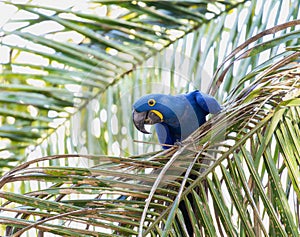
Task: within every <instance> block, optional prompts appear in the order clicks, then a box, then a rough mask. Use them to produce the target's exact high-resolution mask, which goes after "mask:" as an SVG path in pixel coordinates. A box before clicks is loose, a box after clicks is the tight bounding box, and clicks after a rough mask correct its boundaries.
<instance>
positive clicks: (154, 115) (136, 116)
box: [132, 110, 163, 134]
mask: <svg viewBox="0 0 300 237" xmlns="http://www.w3.org/2000/svg"><path fill="white" fill-rule="evenodd" d="M132 119H133V123H134V125H135V127H136V128H137V130H139V131H140V132H142V133H145V134H150V132H148V131H147V130H146V129H145V124H156V123H161V122H163V116H162V114H161V113H160V112H158V111H157V110H150V111H145V112H137V111H135V110H133V112H132Z"/></svg>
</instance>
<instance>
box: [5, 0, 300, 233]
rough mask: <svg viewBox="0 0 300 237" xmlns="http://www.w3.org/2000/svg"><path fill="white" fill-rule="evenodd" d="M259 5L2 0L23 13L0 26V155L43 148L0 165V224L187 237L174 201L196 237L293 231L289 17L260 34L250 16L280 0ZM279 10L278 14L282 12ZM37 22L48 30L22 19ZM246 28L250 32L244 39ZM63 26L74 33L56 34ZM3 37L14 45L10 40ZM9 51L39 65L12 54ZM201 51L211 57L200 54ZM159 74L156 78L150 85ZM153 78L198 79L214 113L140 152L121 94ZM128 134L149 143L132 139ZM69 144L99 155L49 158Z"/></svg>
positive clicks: (142, 89) (295, 128)
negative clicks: (178, 139) (218, 103)
mask: <svg viewBox="0 0 300 237" xmlns="http://www.w3.org/2000/svg"><path fill="white" fill-rule="evenodd" d="M268 3H270V4H269V5H267V7H265V8H260V7H259V4H258V3H257V2H256V1H251V3H250V2H245V3H244V2H241V3H239V4H238V3H237V2H235V1H232V2H231V3H224V2H223V1H214V2H213V3H208V2H205V1H163V2H162V1H143V2H132V1H94V2H93V3H91V2H90V3H89V4H91V5H90V6H92V7H91V8H90V9H97V7H102V8H105V9H106V11H107V12H106V16H98V14H94V13H86V12H84V11H79V10H76V9H78V8H76V6H75V5H71V6H68V7H66V8H65V9H64V10H61V9H57V8H55V9H54V8H51V7H45V6H33V5H30V4H13V5H14V6H15V7H17V8H19V9H23V10H25V11H27V12H29V13H31V14H34V15H31V16H34V17H27V18H26V19H22V20H21V21H20V20H16V22H22V23H24V22H26V23H27V24H28V25H25V26H24V25H22V26H18V27H19V28H17V29H14V30H13V31H8V30H5V31H4V32H3V33H2V35H3V37H2V47H5V48H6V49H9V50H10V52H11V53H10V57H9V59H8V61H7V62H6V63H3V64H2V72H3V73H2V75H1V80H2V81H3V84H2V86H1V89H2V92H3V93H2V95H1V97H0V103H1V105H2V109H1V110H0V112H1V115H2V117H3V119H2V120H3V123H2V124H3V126H2V127H1V133H0V134H1V139H2V140H3V141H4V144H5V146H4V147H3V148H2V151H3V152H9V156H8V158H7V159H6V160H4V162H1V163H0V165H1V166H2V167H7V166H8V165H10V164H14V163H12V162H15V161H16V160H17V159H24V157H25V156H24V152H25V151H27V152H28V147H30V148H33V147H34V148H35V149H36V150H35V151H36V152H37V153H38V151H40V153H38V154H42V155H46V154H52V156H45V157H43V158H38V159H33V160H30V161H24V162H23V163H22V164H20V165H19V166H16V167H15V168H12V169H11V170H10V171H8V172H6V173H5V174H4V175H3V176H2V178H1V180H0V186H1V191H0V196H1V199H2V200H1V203H2V206H1V213H0V222H1V224H2V225H3V227H2V228H4V227H6V230H5V231H4V230H3V233H4V232H5V235H11V236H19V235H21V234H22V233H27V234H28V235H29V236H32V235H35V234H36V233H37V232H38V233H39V234H40V235H41V234H42V233H43V232H49V233H52V234H54V235H58V236H120V235H121V236H146V235H151V236H188V232H187V230H186V223H185V219H184V218H183V213H182V212H181V211H180V210H179V209H178V205H179V202H180V201H184V203H185V205H186V206H187V207H188V210H187V211H188V216H189V217H190V219H191V222H192V224H193V229H194V232H195V233H196V234H197V235H199V236H202V235H205V236H206V235H207V236H216V235H217V236H226V235H228V236H235V235H245V236H254V235H258V236H268V235H269V236H277V235H278V236H298V233H299V222H300V221H299V208H298V206H299V201H300V191H299V190H300V187H299V182H298V181H299V179H300V174H299V165H300V158H299V157H300V155H299V154H300V153H299V139H298V137H299V135H300V129H299V124H300V121H299V120H300V111H299V103H300V102H299V90H300V88H299V87H300V84H299V79H298V78H299V63H298V60H299V51H298V50H299V47H298V32H297V30H295V28H297V25H298V23H299V22H298V21H290V22H288V23H286V24H282V25H278V26H275V27H274V28H272V30H267V31H264V29H265V28H266V24H261V23H262V22H263V19H264V15H265V14H268V13H271V12H274V11H275V13H276V10H277V13H276V14H277V18H276V19H279V17H280V14H281V11H280V10H281V8H282V7H283V1H279V3H278V4H277V3H275V2H274V1H269V2H268ZM6 4H11V3H6ZM114 4H118V6H119V8H117V7H116V5H114ZM257 4H258V5H257ZM290 4H291V5H293V6H297V4H298V1H291V2H290ZM116 8H117V9H119V10H120V11H117V12H116V11H115V9H116ZM257 9H259V10H257ZM274 9H275V10H274ZM293 9H294V8H291V10H290V11H289V12H288V13H287V15H286V16H285V17H286V19H294V18H296V17H295V16H297V12H295V11H294V10H293ZM222 11H224V14H222V13H221V12H222ZM254 11H255V12H256V14H253V12H254ZM232 12H235V16H234V17H232V16H231V15H230V13H232ZM244 13H247V14H244ZM114 14H116V15H117V17H115V18H113V17H111V16H112V15H114ZM230 17H231V18H230ZM241 17H244V18H243V19H244V22H245V24H246V23H247V27H246V28H247V30H246V33H245V34H243V33H242V32H239V30H232V29H229V28H227V26H226V24H225V22H226V21H228V19H231V20H232V19H234V20H233V24H232V27H233V29H238V28H239V24H240V23H239V22H241ZM214 18H215V19H216V20H214ZM276 21H277V20H275V25H277V24H276V23H277V22H276ZM43 22H44V23H45V22H46V23H49V22H56V23H57V24H59V26H60V28H59V29H56V30H55V31H53V32H46V33H44V34H33V33H32V32H30V30H28V29H29V28H30V27H32V26H35V25H38V24H41V23H43ZM4 29H5V28H4ZM256 31H257V32H261V33H260V34H258V35H256V36H253V35H254V32H256ZM70 32H76V33H77V34H78V35H79V36H80V37H79V38H80V40H79V41H78V42H75V41H73V42H72V40H71V42H62V41H60V40H58V39H57V38H56V37H57V36H58V35H59V34H61V33H70ZM190 32H193V34H189V33H190ZM225 32H229V34H227V36H228V42H230V45H232V46H231V47H230V46H229V47H227V48H226V49H225V50H224V48H222V44H221V43H220V44H218V43H219V42H221V39H222V37H221V36H223V35H224V34H225ZM275 32H277V33H276V34H275ZM285 35H286V36H287V37H284V36H285ZM12 36H13V37H18V39H22V42H24V43H23V45H22V44H15V45H13V44H10V43H9V41H8V40H7V38H9V37H12ZM251 36H253V38H250V37H251ZM266 36H267V37H266ZM268 37H269V38H268ZM204 38H205V46H204V47H203V46H202V44H203V39H204ZM247 38H250V39H249V40H246V39H247ZM244 41H245V44H241V46H239V47H237V48H236V49H235V50H234V51H233V52H232V53H231V54H229V52H230V48H231V49H234V48H235V47H236V46H238V45H239V44H240V43H241V42H244ZM25 42H26V43H25ZM191 42H193V43H192V46H193V48H192V49H193V50H191V48H190V44H191ZM251 43H252V44H251ZM250 44H251V45H250ZM170 45H171V46H172V49H171V50H170V48H169V50H162V49H165V48H167V47H168V46H170ZM228 45H229V44H228ZM281 46H288V47H287V48H286V49H283V48H282V47H281ZM290 46H291V47H290ZM177 51H180V52H182V53H178V52H177ZM199 51H201V52H202V53H203V55H201V54H199V53H198V52H199ZM157 52H159V53H158V54H157ZM187 52H189V53H188V55H190V58H188V60H186V58H187V57H186V55H185V54H186V53H187ZM266 52H269V54H267V55H268V56H266V55H265V53H266ZM23 53H28V54H29V55H31V56H32V57H39V58H40V59H43V60H44V62H45V63H43V64H42V63H40V64H36V63H33V62H32V63H31V62H28V61H27V62H22V61H19V60H18V59H19V57H20V55H22V54H23ZM227 54H229V56H228V57H227V58H225V60H224V62H225V63H224V64H222V62H223V57H224V56H225V55H227ZM34 55H35V56H34ZM208 55H213V57H211V58H213V62H212V61H209V62H207V60H205V59H207V58H209V57H208ZM149 58H151V59H152V61H150V62H149V61H147V59H149ZM218 64H220V65H221V67H220V69H219V70H217V66H218ZM203 67H205V70H207V73H208V74H209V75H211V74H212V73H214V72H216V73H215V77H214V79H213V80H212V81H211V80H210V79H208V78H209V76H206V77H205V76H204V77H203ZM177 72H180V73H181V75H178V73H177ZM166 75H167V77H168V78H170V79H169V80H167V82H164V83H162V81H163V78H165V77H166ZM187 78H188V79H187ZM205 79H207V80H208V81H205ZM191 83H193V85H191ZM208 83H211V86H207V84H208ZM145 85H147V86H145ZM157 85H159V86H160V87H162V89H163V90H165V89H166V92H172V93H178V92H181V91H184V90H189V89H191V88H193V87H196V88H201V89H202V90H208V91H210V92H211V93H213V94H215V96H216V97H217V98H219V99H220V100H225V98H226V102H225V104H224V110H223V111H222V112H221V113H219V114H218V115H216V116H214V117H212V118H210V119H209V121H208V122H207V123H206V124H204V125H203V126H201V127H200V128H199V129H198V130H197V131H195V132H194V133H193V134H192V135H191V136H190V137H189V138H188V139H187V140H185V141H184V142H183V143H182V145H181V146H180V147H172V148H171V149H169V150H167V151H154V152H153V150H154V149H156V145H155V144H154V145H153V144H152V143H153V139H152V138H149V137H146V138H144V137H139V136H138V134H137V133H136V131H134V130H133V128H132V126H131V125H128V118H129V117H130V116H131V109H130V108H129V107H130V106H128V104H129V105H130V104H132V101H133V100H135V99H136V98H138V97H139V96H140V95H143V94H145V93H148V92H152V91H154V90H155V89H157V87H159V86H157ZM166 85H167V86H166ZM165 87H167V88H165ZM128 91H129V92H130V93H129V94H128ZM110 121H114V122H110ZM94 125H97V126H98V128H97V129H96V130H93V129H95V128H94V127H95V126H94ZM97 126H96V127H97ZM50 134H52V135H50ZM62 137H63V139H62ZM133 138H139V139H141V138H144V139H148V141H151V142H150V143H149V144H144V145H141V144H140V145H139V146H136V145H134V143H133V141H132V140H133ZM154 143H155V141H154ZM39 144H40V146H38V145H39ZM74 151H83V152H89V153H90V154H97V153H98V154H99V153H100V154H111V155H72V154H71V155H56V154H57V153H62V152H63V153H69V154H70V153H73V152H74ZM141 151H150V152H148V153H145V154H143V153H142V154H141ZM137 153H138V154H140V155H132V154H137ZM4 154H5V153H4ZM32 154H34V152H33V153H30V155H32ZM53 154H55V155H53ZM188 195H189V196H188ZM120 196H125V197H126V199H124V198H119V197H120ZM188 197H189V198H188ZM190 197H192V198H190Z"/></svg>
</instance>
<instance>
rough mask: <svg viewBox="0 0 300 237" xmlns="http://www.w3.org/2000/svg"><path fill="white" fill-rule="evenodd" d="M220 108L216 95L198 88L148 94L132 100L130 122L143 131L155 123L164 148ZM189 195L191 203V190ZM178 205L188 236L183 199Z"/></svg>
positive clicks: (190, 223) (178, 139)
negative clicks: (190, 90) (180, 91)
mask: <svg viewBox="0 0 300 237" xmlns="http://www.w3.org/2000/svg"><path fill="white" fill-rule="evenodd" d="M220 110H221V106H220V105H219V103H218V102H217V101H216V99H215V98H213V97H212V96H210V95H207V94H204V93H202V92H200V91H198V90H195V91H193V92H190V93H188V94H180V95H176V96H172V95H164V94H150V95H146V96H143V97H141V98H140V99H139V100H137V101H136V102H135V103H134V105H133V123H134V125H135V127H136V128H137V129H138V130H139V131H141V132H143V133H146V134H147V133H149V132H148V131H147V130H146V129H145V124H155V129H156V133H157V136H158V140H159V142H160V143H161V144H163V148H164V149H167V148H169V146H166V145H174V144H176V143H177V142H181V141H182V140H184V139H185V138H187V137H188V136H189V135H190V134H191V133H192V132H193V131H195V130H196V129H197V128H198V127H200V126H201V125H202V124H203V123H205V121H206V118H205V117H206V115H208V114H209V113H212V114H216V113H218V112H219V111H220ZM191 178H195V177H191ZM188 199H189V200H190V202H191V204H192V203H193V198H192V196H191V194H189V195H188ZM179 209H180V210H181V211H182V213H183V217H184V220H185V223H186V228H187V231H188V234H189V236H193V235H194V233H193V226H192V222H191V220H190V217H189V215H188V212H187V207H186V205H185V203H184V202H183V201H181V202H180V204H179Z"/></svg>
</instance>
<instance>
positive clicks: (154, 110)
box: [132, 94, 171, 134]
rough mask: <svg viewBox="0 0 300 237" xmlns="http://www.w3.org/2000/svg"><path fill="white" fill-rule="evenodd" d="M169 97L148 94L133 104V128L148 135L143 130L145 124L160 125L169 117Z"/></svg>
mask: <svg viewBox="0 0 300 237" xmlns="http://www.w3.org/2000/svg"><path fill="white" fill-rule="evenodd" d="M170 97H171V96H169V95H164V94H150V95H146V96H143V97H141V98H140V99H139V100H137V101H136V102H135V103H134V104H133V114H132V118H133V123H134V125H135V127H136V128H137V129H138V130H139V131H140V132H143V133H146V134H149V132H148V131H147V130H146V129H145V124H151V125H152V124H156V123H162V122H164V121H165V119H166V118H167V117H169V113H170V109H169V108H168V104H169V103H170Z"/></svg>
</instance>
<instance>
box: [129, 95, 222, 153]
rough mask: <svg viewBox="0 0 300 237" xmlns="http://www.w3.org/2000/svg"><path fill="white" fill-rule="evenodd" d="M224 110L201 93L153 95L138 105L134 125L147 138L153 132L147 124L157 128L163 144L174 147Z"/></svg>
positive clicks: (134, 109) (145, 97)
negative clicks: (207, 118) (212, 115)
mask: <svg viewBox="0 0 300 237" xmlns="http://www.w3.org/2000/svg"><path fill="white" fill-rule="evenodd" d="M220 110H221V106H220V105H219V103H218V102H217V101H216V99H215V98H214V97H212V96H210V95H207V94H205V93H202V92H200V91H198V90H195V91H193V92H190V93H188V94H180V95H175V96H172V95H164V94H150V95H146V96H143V97H141V98H140V99H139V100H137V101H136V102H135V103H134V105H133V123H134V125H135V127H136V128H137V129H138V130H139V131H141V132H143V133H146V134H149V132H148V131H147V130H146V129H145V124H155V129H156V133H157V136H158V140H159V142H160V143H161V144H167V145H174V144H176V143H177V142H181V141H182V140H184V139H185V138H187V137H188V136H189V135H190V134H191V133H192V132H193V131H195V130H196V129H197V128H198V127H200V126H201V125H202V124H203V123H205V121H206V119H205V117H206V115H208V114H209V113H212V114H216V113H218V112H219V111H220ZM163 148H164V149H167V148H169V147H168V146H163Z"/></svg>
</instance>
